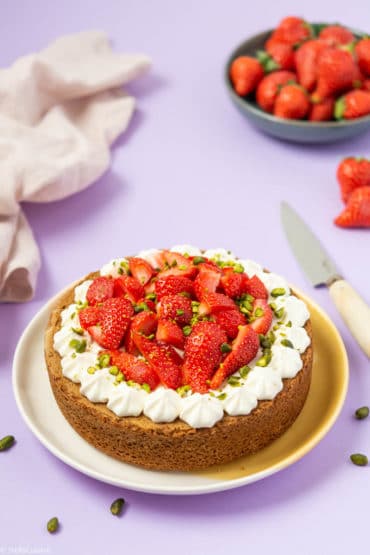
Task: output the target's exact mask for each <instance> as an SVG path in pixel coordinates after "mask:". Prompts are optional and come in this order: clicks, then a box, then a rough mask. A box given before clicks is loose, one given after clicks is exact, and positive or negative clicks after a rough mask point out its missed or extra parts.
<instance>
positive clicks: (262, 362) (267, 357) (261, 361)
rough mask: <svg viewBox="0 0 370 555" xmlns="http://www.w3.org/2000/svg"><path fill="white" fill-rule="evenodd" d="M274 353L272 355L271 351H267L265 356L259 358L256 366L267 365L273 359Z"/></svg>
mask: <svg viewBox="0 0 370 555" xmlns="http://www.w3.org/2000/svg"><path fill="white" fill-rule="evenodd" d="M271 358H272V355H271V351H265V352H264V354H263V356H262V357H261V358H260V359H259V360H257V362H256V366H262V367H264V366H267V365H268V364H269V362H270V361H271Z"/></svg>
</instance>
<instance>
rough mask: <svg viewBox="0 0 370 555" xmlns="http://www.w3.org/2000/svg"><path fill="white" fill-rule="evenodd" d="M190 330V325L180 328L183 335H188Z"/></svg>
mask: <svg viewBox="0 0 370 555" xmlns="http://www.w3.org/2000/svg"><path fill="white" fill-rule="evenodd" d="M191 330H192V327H191V326H184V327H183V328H182V333H183V334H184V335H185V336H188V335H190V334H191Z"/></svg>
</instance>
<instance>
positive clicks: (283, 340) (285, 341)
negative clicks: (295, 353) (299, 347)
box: [280, 339, 294, 349]
mask: <svg viewBox="0 0 370 555" xmlns="http://www.w3.org/2000/svg"><path fill="white" fill-rule="evenodd" d="M280 343H281V344H282V345H284V347H289V348H290V349H294V345H293V343H292V342H291V341H290V339H282V340H281V342H280Z"/></svg>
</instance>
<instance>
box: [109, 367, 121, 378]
mask: <svg viewBox="0 0 370 555" xmlns="http://www.w3.org/2000/svg"><path fill="white" fill-rule="evenodd" d="M118 372H119V368H118V367H117V366H111V367H110V368H109V374H112V376H117V375H118Z"/></svg>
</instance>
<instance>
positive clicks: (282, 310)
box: [275, 307, 285, 320]
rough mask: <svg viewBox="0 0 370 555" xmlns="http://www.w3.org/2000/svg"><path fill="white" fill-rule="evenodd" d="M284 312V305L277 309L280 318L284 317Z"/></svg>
mask: <svg viewBox="0 0 370 555" xmlns="http://www.w3.org/2000/svg"><path fill="white" fill-rule="evenodd" d="M284 314H285V312H284V308H283V307H281V308H279V310H275V316H276V318H279V320H280V319H281V318H283V316H284Z"/></svg>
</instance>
